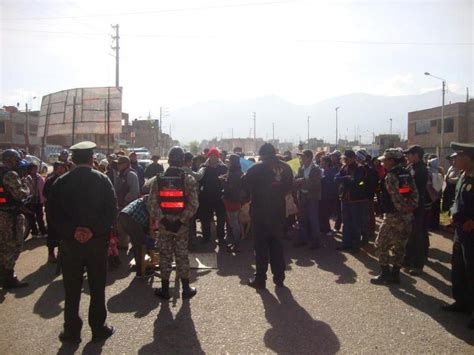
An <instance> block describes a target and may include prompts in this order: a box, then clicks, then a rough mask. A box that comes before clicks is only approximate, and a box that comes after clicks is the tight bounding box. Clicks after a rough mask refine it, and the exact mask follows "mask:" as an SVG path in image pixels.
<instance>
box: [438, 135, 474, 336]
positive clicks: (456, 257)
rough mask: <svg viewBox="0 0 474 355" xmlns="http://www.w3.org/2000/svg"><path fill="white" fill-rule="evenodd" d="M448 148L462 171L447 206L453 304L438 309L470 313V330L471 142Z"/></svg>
mask: <svg viewBox="0 0 474 355" xmlns="http://www.w3.org/2000/svg"><path fill="white" fill-rule="evenodd" d="M451 148H452V149H453V150H454V151H455V152H456V153H457V154H456V156H455V158H454V159H455V161H454V164H455V166H456V167H457V168H458V169H459V170H462V171H463V174H462V175H461V177H460V178H459V181H458V183H457V185H456V197H455V200H454V204H453V206H452V207H451V218H452V222H453V223H454V225H455V232H454V244H453V256H452V259H451V262H452V271H451V279H452V280H451V281H452V284H453V298H454V303H453V304H450V305H447V306H443V307H442V309H443V310H445V311H449V312H462V313H470V314H471V316H470V319H469V322H468V327H469V328H471V329H474V145H473V144H463V143H455V142H453V143H451Z"/></svg>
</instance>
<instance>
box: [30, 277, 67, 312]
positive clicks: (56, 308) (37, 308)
mask: <svg viewBox="0 0 474 355" xmlns="http://www.w3.org/2000/svg"><path fill="white" fill-rule="evenodd" d="M63 300H64V287H63V282H62V280H55V281H53V282H52V283H50V284H49V285H48V287H47V288H46V290H45V291H44V292H43V293H42V294H41V296H40V297H39V298H38V300H37V301H36V303H35V305H34V307H33V313H35V314H38V315H39V316H40V317H41V318H44V319H51V318H54V317H57V316H58V315H60V314H61V312H62V311H63V308H62V307H61V306H60V305H59V304H60V303H61V301H63Z"/></svg>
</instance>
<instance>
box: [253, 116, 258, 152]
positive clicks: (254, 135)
mask: <svg viewBox="0 0 474 355" xmlns="http://www.w3.org/2000/svg"><path fill="white" fill-rule="evenodd" d="M253 143H254V146H255V151H257V114H256V113H255V112H254V113H253Z"/></svg>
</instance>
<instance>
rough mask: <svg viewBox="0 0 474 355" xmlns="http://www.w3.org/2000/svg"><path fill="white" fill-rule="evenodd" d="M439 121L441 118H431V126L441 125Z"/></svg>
mask: <svg viewBox="0 0 474 355" xmlns="http://www.w3.org/2000/svg"><path fill="white" fill-rule="evenodd" d="M438 121H439V120H431V127H437V126H439V124H438Z"/></svg>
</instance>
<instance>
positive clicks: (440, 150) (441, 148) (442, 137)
mask: <svg viewBox="0 0 474 355" xmlns="http://www.w3.org/2000/svg"><path fill="white" fill-rule="evenodd" d="M442 90H443V102H442V105H441V147H440V148H439V160H440V161H444V155H443V148H444V97H445V93H446V81H444V80H443V87H442Z"/></svg>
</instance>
